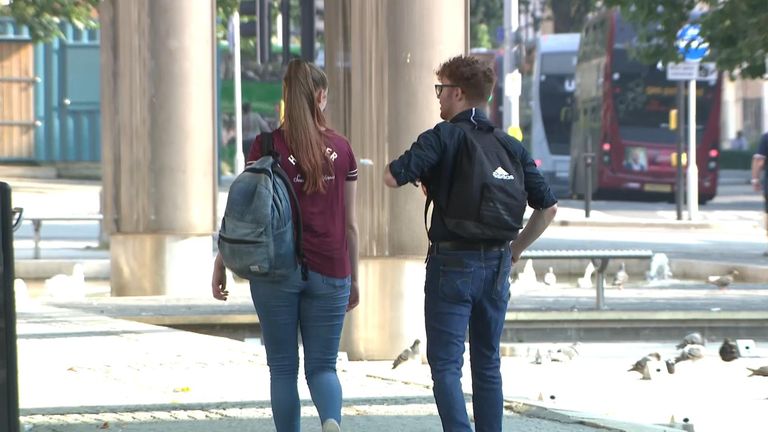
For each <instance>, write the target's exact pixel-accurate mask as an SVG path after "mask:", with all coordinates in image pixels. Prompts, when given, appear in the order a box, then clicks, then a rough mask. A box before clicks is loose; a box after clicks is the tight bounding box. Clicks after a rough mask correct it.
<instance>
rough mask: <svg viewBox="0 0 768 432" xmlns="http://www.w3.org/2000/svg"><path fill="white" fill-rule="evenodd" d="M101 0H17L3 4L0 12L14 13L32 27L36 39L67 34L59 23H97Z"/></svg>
mask: <svg viewBox="0 0 768 432" xmlns="http://www.w3.org/2000/svg"><path fill="white" fill-rule="evenodd" d="M99 1H100V0H14V1H13V2H12V3H11V4H10V5H8V6H2V7H0V15H10V16H12V17H13V18H14V20H16V22H17V23H19V24H23V25H25V26H27V28H29V36H30V37H31V38H32V40H33V41H35V42H47V41H50V40H51V39H55V38H57V37H64V34H63V33H62V32H61V28H60V27H59V23H60V22H61V21H62V20H66V21H69V22H70V23H72V24H73V25H75V26H77V27H79V28H93V27H96V26H97V19H96V14H95V13H94V11H95V9H96V8H97V7H98V5H99Z"/></svg>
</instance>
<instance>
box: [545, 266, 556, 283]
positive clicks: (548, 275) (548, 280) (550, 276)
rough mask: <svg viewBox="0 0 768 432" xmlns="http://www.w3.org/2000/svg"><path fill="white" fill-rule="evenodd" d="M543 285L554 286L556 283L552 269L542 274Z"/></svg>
mask: <svg viewBox="0 0 768 432" xmlns="http://www.w3.org/2000/svg"><path fill="white" fill-rule="evenodd" d="M544 283H545V284H547V285H548V286H554V285H555V284H556V283H557V276H555V271H554V270H553V269H552V267H550V268H549V271H547V273H546V274H544Z"/></svg>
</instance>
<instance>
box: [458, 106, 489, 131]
mask: <svg viewBox="0 0 768 432" xmlns="http://www.w3.org/2000/svg"><path fill="white" fill-rule="evenodd" d="M458 122H467V123H470V124H473V125H475V128H477V129H493V128H494V125H493V123H491V121H490V120H488V117H487V116H486V115H485V112H484V111H483V110H481V109H480V108H470V109H468V110H464V111H462V112H460V113H458V114H456V115H455V116H453V118H452V119H451V123H458Z"/></svg>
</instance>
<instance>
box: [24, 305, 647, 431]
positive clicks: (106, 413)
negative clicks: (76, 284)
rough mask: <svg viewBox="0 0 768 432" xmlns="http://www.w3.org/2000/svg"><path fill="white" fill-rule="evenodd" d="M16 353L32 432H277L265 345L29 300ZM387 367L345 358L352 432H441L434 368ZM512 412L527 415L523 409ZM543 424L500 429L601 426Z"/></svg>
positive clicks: (507, 423)
mask: <svg viewBox="0 0 768 432" xmlns="http://www.w3.org/2000/svg"><path fill="white" fill-rule="evenodd" d="M18 352H19V387H20V406H21V422H22V424H23V425H24V429H23V430H26V431H35V432H43V431H46V432H54V431H56V432H80V431H83V432H84V431H93V430H112V431H126V432H127V431H141V432H149V431H158V432H159V431H163V432H173V431H179V432H182V431H183V432H192V431H206V432H218V431H235V430H236V431H269V430H274V429H273V425H272V420H271V411H270V408H269V373H268V368H267V366H266V359H265V355H264V351H263V349H262V347H261V346H260V345H259V344H257V343H243V342H237V341H234V340H230V339H226V338H220V337H213V336H206V335H201V334H197V333H191V332H184V331H179V330H174V329H170V328H166V327H159V326H153V325H148V324H142V323H137V322H133V321H127V320H119V319H114V318H108V317H105V316H99V315H93V314H88V313H84V312H80V311H77V310H73V309H64V308H54V307H50V306H45V305H42V304H40V303H38V302H36V301H31V300H30V301H23V302H20V304H19V305H18ZM389 365H390V364H389V362H349V361H345V360H343V359H341V360H340V361H339V374H340V378H341V381H342V385H343V388H344V408H343V416H344V420H343V426H344V430H348V431H371V432H379V431H390V430H403V431H423V432H433V431H439V430H441V427H440V423H439V419H438V418H437V416H436V409H435V406H434V401H433V398H432V395H431V390H430V389H429V382H428V381H429V380H428V378H429V375H428V373H427V370H426V366H424V365H421V364H418V365H413V366H412V368H410V369H409V368H408V367H407V366H408V365H406V366H403V369H400V370H397V371H396V372H398V373H397V374H396V373H392V372H391V370H390V366H389ZM400 372H402V374H401V373H400ZM469 388H471V387H469ZM300 395H301V397H302V401H303V402H302V430H306V431H313V430H315V431H319V430H320V425H319V421H318V419H317V414H316V412H315V411H314V408H313V407H312V406H311V403H310V396H309V392H308V390H307V388H306V385H305V384H304V381H303V378H300ZM516 406H517V408H516V409H518V410H522V409H525V406H526V405H525V404H521V403H517V405H516ZM536 415H537V416H539V417H547V416H552V417H553V418H554V417H555V416H556V414H553V413H550V412H547V411H544V412H538V413H536V414H532V415H519V414H516V413H515V412H513V411H512V409H511V408H510V409H508V410H507V413H506V414H505V417H504V430H525V431H542V432H544V431H554V432H559V431H574V432H587V431H591V430H596V429H598V427H597V426H588V425H590V424H592V425H597V424H598V422H596V421H593V420H582V419H579V418H576V417H573V416H563V417H562V418H559V417H558V419H559V420H551V419H549V420H548V419H542V418H537V417H536ZM638 427H640V426H638ZM600 429H602V428H600ZM634 430H659V429H656V428H650V429H634Z"/></svg>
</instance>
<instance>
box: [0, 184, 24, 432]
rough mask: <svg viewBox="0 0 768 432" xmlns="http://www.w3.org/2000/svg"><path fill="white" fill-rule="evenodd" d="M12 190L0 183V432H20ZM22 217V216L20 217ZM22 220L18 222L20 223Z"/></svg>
mask: <svg viewBox="0 0 768 432" xmlns="http://www.w3.org/2000/svg"><path fill="white" fill-rule="evenodd" d="M13 213H14V211H13V210H12V208H11V188H10V187H9V186H8V183H3V182H0V288H1V289H2V293H0V430H2V431H9V432H10V431H17V430H19V381H18V358H17V354H16V306H15V296H14V293H13V279H14V274H13V228H14V225H16V226H18V224H14V223H13ZM19 218H21V215H19ZM20 220H21V219H19V221H20Z"/></svg>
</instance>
